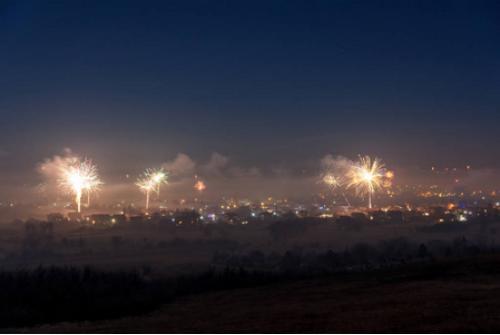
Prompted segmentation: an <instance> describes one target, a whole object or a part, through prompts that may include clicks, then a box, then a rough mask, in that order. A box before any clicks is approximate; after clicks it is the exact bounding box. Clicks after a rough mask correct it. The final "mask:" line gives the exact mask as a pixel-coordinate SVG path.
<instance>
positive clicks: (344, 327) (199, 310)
mask: <svg viewBox="0 0 500 335" xmlns="http://www.w3.org/2000/svg"><path fill="white" fill-rule="evenodd" d="M9 331H21V332H44V333H49V332H55V333H60V332H70V333H73V332H78V333H96V332H97V333H105V332H138V333H154V332H162V333H169V332H180V333H186V332H195V333H208V332H210V333H212V332H215V333H221V332H259V333H262V332H264V333H265V332H306V333H313V332H319V333H323V332H403V333H413V332H498V331H500V256H499V255H483V256H480V257H471V258H467V259H465V260H464V259H462V260H446V261H435V262H432V263H430V264H412V265H401V266H398V267H394V268H392V269H384V270H374V271H367V272H361V273H350V274H342V275H340V274H339V275H334V276H327V277H324V278H316V279H300V280H287V281H283V282H278V283H273V284H268V285H263V286H257V287H251V288H238V289H232V290H222V291H215V292H206V293H201V294H196V295H189V296H185V297H181V298H179V299H176V300H175V301H173V302H172V303H169V304H165V305H163V306H162V307H161V308H160V309H158V310H156V311H155V312H152V313H151V314H148V315H143V316H136V317H129V318H121V319H116V320H110V321H95V322H80V323H59V324H53V325H44V326H39V327H35V328H24V329H14V330H12V329H10V330H9Z"/></svg>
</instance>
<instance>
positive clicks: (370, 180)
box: [347, 156, 386, 208]
mask: <svg viewBox="0 0 500 335" xmlns="http://www.w3.org/2000/svg"><path fill="white" fill-rule="evenodd" d="M385 173H386V171H385V165H384V164H383V163H382V161H381V160H380V159H379V158H374V159H371V158H370V156H364V157H362V156H360V157H359V161H358V163H356V164H354V165H353V166H351V168H350V169H349V171H348V172H347V178H348V180H349V182H348V184H347V187H348V188H351V187H353V188H354V189H355V191H356V194H358V195H359V196H365V195H367V196H368V208H372V197H373V194H374V193H375V192H376V191H377V190H378V189H381V188H382V187H383V178H384V177H385Z"/></svg>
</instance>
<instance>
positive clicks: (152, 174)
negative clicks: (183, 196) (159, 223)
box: [136, 168, 167, 210]
mask: <svg viewBox="0 0 500 335" xmlns="http://www.w3.org/2000/svg"><path fill="white" fill-rule="evenodd" d="M166 183H167V173H166V172H165V171H164V170H163V169H162V168H160V169H157V170H155V169H147V170H146V171H145V172H144V173H143V175H142V176H141V177H140V178H139V179H138V180H137V182H136V185H137V186H138V187H139V189H140V190H141V191H142V192H144V193H145V194H146V210H148V209H149V199H150V195H151V191H155V192H156V194H157V195H158V197H159V196H160V187H161V185H163V184H166Z"/></svg>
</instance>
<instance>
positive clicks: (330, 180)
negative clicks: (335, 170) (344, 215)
mask: <svg viewBox="0 0 500 335" xmlns="http://www.w3.org/2000/svg"><path fill="white" fill-rule="evenodd" d="M323 182H324V183H325V184H326V185H328V186H330V187H331V189H332V190H335V189H337V188H339V187H342V186H343V185H344V180H343V179H342V178H340V177H337V176H335V175H333V174H331V173H328V174H326V175H325V176H324V177H323ZM341 194H342V197H343V198H344V200H345V202H346V204H347V206H349V207H350V206H351V204H350V202H349V200H348V199H347V197H346V195H345V193H344V192H341Z"/></svg>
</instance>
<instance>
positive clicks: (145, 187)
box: [135, 173, 156, 210]
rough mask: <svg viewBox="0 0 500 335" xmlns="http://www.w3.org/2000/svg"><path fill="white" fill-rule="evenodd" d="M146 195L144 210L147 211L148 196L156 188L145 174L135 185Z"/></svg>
mask: <svg viewBox="0 0 500 335" xmlns="http://www.w3.org/2000/svg"><path fill="white" fill-rule="evenodd" d="M135 184H136V185H137V186H138V187H139V189H140V190H141V191H142V192H144V193H145V194H146V210H148V209H149V195H150V194H151V191H153V190H154V189H155V187H156V184H155V182H154V180H153V179H152V178H151V176H149V175H148V174H147V173H146V174H145V175H144V176H143V177H141V178H139V179H138V180H137V182H136V183H135Z"/></svg>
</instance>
